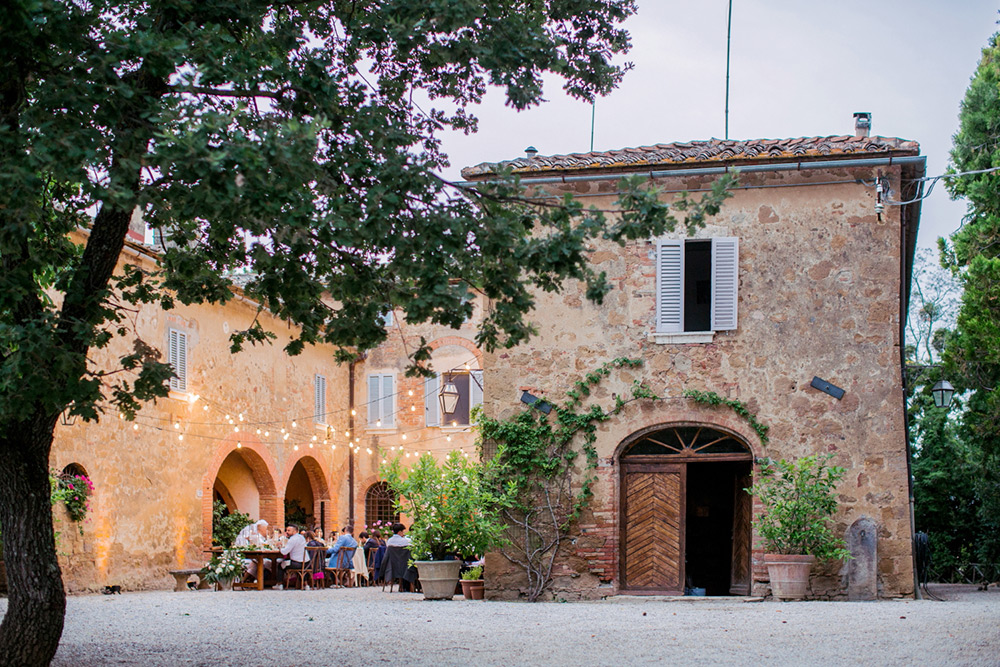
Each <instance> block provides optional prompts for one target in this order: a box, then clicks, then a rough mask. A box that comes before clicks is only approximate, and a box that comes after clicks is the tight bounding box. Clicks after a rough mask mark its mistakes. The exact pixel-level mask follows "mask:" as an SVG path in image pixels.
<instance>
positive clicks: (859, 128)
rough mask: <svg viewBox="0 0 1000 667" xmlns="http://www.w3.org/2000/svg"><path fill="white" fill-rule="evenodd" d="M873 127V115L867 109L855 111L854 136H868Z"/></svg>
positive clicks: (859, 137)
mask: <svg viewBox="0 0 1000 667" xmlns="http://www.w3.org/2000/svg"><path fill="white" fill-rule="evenodd" d="M871 129H872V115H871V114H870V113H869V112H867V111H856V112H855V113H854V136H855V137H857V138H858V139H861V138H863V137H867V136H868V135H869V134H870V133H871Z"/></svg>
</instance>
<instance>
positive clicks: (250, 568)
mask: <svg viewBox="0 0 1000 667" xmlns="http://www.w3.org/2000/svg"><path fill="white" fill-rule="evenodd" d="M233 546H237V547H257V548H260V547H264V546H267V521H265V520H264V519H261V520H260V521H257V522H256V523H251V524H250V525H248V526H245V527H244V528H243V530H241V531H240V534H239V535H237V536H236V541H235V542H233ZM243 566H244V567H245V568H246V572H247V574H248V575H250V576H251V577H253V579H254V580H256V579H257V561H256V560H253V559H251V558H244V559H243ZM264 569H265V570H270V569H271V559H270V558H265V559H264Z"/></svg>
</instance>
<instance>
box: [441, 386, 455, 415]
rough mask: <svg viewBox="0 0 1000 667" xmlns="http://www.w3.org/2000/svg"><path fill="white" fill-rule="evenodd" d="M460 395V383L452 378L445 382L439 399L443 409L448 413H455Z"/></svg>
mask: <svg viewBox="0 0 1000 667" xmlns="http://www.w3.org/2000/svg"><path fill="white" fill-rule="evenodd" d="M458 397H459V395H458V385H456V384H455V383H454V382H453V381H452V380H448V381H447V382H445V383H444V386H443V387H441V393H440V394H439V395H438V399H439V400H440V401H441V411H442V412H444V414H446V415H452V414H455V408H457V407H458Z"/></svg>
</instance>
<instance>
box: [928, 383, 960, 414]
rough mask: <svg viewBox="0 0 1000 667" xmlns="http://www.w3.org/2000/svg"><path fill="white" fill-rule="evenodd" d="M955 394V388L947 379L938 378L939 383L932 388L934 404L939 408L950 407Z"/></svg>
mask: <svg viewBox="0 0 1000 667" xmlns="http://www.w3.org/2000/svg"><path fill="white" fill-rule="evenodd" d="M954 395H955V388H954V387H952V386H951V383H950V382H948V381H947V380H938V382H937V384H935V385H934V387H933V388H931V396H933V397H934V405H936V406H937V407H939V408H950V407H951V397H952V396H954Z"/></svg>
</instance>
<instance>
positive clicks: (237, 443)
mask: <svg viewBox="0 0 1000 667" xmlns="http://www.w3.org/2000/svg"><path fill="white" fill-rule="evenodd" d="M236 449H243V443H242V442H240V441H239V440H237V441H236Z"/></svg>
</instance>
